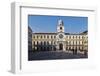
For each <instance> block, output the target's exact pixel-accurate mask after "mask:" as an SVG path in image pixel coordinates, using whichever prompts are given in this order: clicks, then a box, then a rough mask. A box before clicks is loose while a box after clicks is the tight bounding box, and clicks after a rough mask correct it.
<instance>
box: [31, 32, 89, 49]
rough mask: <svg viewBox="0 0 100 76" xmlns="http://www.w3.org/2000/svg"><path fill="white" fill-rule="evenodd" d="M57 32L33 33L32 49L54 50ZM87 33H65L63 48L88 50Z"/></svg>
mask: <svg viewBox="0 0 100 76" xmlns="http://www.w3.org/2000/svg"><path fill="white" fill-rule="evenodd" d="M56 40H57V34H35V33H33V36H32V49H33V51H36V50H37V51H42V50H43V51H56V50H59V49H57V47H56V46H57V41H56ZM87 47H88V37H87V34H82V35H78V34H76V35H65V49H66V51H68V50H77V51H78V50H79V51H84V50H88V48H87Z"/></svg>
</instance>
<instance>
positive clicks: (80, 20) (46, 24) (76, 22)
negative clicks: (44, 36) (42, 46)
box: [28, 15, 88, 33]
mask: <svg viewBox="0 0 100 76" xmlns="http://www.w3.org/2000/svg"><path fill="white" fill-rule="evenodd" d="M59 19H60V20H62V21H63V23H64V28H65V32H66V33H81V32H84V31H86V30H88V17H78V16H46V15H29V16H28V25H29V26H30V27H31V29H32V31H33V32H35V33H36V32H37V33H38V32H39V33H40V32H43V33H46V32H47V33H48V32H57V24H58V20H59Z"/></svg>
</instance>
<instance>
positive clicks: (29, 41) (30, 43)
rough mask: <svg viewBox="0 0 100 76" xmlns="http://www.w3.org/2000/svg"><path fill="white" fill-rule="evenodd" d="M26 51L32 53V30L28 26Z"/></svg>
mask: <svg viewBox="0 0 100 76" xmlns="http://www.w3.org/2000/svg"><path fill="white" fill-rule="evenodd" d="M28 51H32V29H31V28H30V27H29V26H28Z"/></svg>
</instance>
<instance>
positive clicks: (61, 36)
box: [56, 19, 65, 51]
mask: <svg viewBox="0 0 100 76" xmlns="http://www.w3.org/2000/svg"><path fill="white" fill-rule="evenodd" d="M56 38H57V39H56V40H57V49H58V50H62V51H64V50H65V33H64V23H63V21H62V20H61V19H60V20H58V23H57V37H56Z"/></svg>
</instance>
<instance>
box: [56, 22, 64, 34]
mask: <svg viewBox="0 0 100 76" xmlns="http://www.w3.org/2000/svg"><path fill="white" fill-rule="evenodd" d="M57 32H58V33H59V32H63V33H64V23H63V21H62V20H58V24H57Z"/></svg>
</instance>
